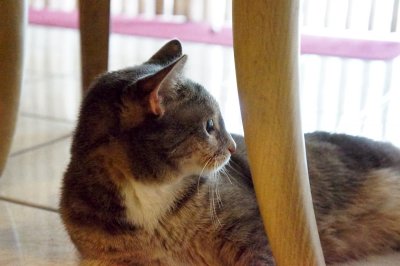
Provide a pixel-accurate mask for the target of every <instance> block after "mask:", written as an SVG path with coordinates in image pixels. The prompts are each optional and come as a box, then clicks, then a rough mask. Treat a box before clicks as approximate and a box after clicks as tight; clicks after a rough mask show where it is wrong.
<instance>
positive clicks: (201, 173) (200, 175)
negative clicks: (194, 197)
mask: <svg viewBox="0 0 400 266" xmlns="http://www.w3.org/2000/svg"><path fill="white" fill-rule="evenodd" d="M212 159H213V157H210V158H209V159H208V160H207V161H206V163H205V165H204V167H203V169H201V172H200V174H199V177H198V179H197V193H200V179H201V177H202V175H203V172H204V169H206V167H207V165H208V164H209V163H210V162H211V160H212Z"/></svg>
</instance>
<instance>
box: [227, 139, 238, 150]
mask: <svg viewBox="0 0 400 266" xmlns="http://www.w3.org/2000/svg"><path fill="white" fill-rule="evenodd" d="M228 150H229V152H230V153H231V154H234V153H235V151H236V143H235V141H234V140H233V139H232V140H231V141H230V142H229V146H228Z"/></svg>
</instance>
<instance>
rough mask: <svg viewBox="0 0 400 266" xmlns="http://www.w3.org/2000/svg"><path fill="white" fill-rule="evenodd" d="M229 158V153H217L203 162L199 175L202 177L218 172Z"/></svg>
mask: <svg viewBox="0 0 400 266" xmlns="http://www.w3.org/2000/svg"><path fill="white" fill-rule="evenodd" d="M230 158H231V154H230V153H224V152H217V153H216V154H214V155H213V156H211V157H209V158H208V159H207V160H206V161H205V162H204V166H203V169H202V171H201V174H200V175H202V174H203V173H204V174H211V173H215V172H219V171H220V170H221V169H222V168H224V166H225V165H226V164H227V163H228V162H229V160H230Z"/></svg>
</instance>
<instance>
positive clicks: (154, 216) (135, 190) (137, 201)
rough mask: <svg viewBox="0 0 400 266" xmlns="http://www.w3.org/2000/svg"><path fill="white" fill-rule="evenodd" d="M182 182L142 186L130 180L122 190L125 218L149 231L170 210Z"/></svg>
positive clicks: (140, 183) (142, 184)
mask: <svg viewBox="0 0 400 266" xmlns="http://www.w3.org/2000/svg"><path fill="white" fill-rule="evenodd" d="M182 186H183V184H182V182H178V181H176V182H173V183H172V182H171V183H168V184H144V183H142V182H138V181H135V180H131V181H129V182H128V183H127V185H126V186H124V187H123V188H122V191H121V192H122V195H123V196H124V198H125V206H126V215H127V218H128V219H129V220H130V221H131V222H132V223H134V224H135V225H138V226H143V227H144V228H147V229H149V230H151V229H152V228H154V227H155V226H156V225H157V224H158V222H159V220H160V219H161V218H162V217H163V216H164V215H165V214H166V213H167V212H168V211H169V210H170V209H171V207H172V206H173V204H174V201H175V199H176V197H177V196H179V190H180V189H182Z"/></svg>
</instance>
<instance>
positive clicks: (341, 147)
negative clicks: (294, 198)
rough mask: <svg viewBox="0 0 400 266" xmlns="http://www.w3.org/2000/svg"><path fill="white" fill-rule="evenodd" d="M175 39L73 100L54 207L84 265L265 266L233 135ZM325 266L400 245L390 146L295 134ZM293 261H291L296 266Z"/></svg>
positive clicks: (397, 173)
mask: <svg viewBox="0 0 400 266" xmlns="http://www.w3.org/2000/svg"><path fill="white" fill-rule="evenodd" d="M186 60H187V56H186V55H182V47H181V44H180V42H179V41H177V40H172V41H170V42H168V43H167V44H165V45H164V46H163V47H162V48H161V49H160V50H159V51H158V52H156V53H155V54H154V55H153V56H152V57H151V58H150V59H149V60H148V61H146V62H144V63H143V64H141V65H138V66H135V67H131V68H126V69H123V70H119V71H114V72H110V73H106V74H103V75H101V76H100V77H99V78H98V79H97V80H96V81H94V82H93V84H92V85H91V88H90V89H89V91H88V93H87V95H86V97H85V98H84V100H83V103H82V106H81V111H80V115H79V121H78V125H77V128H76V130H75V133H74V138H73V144H72V148H71V159H70V163H69V165H68V168H67V170H66V173H65V175H64V179H63V185H62V195H61V201H60V213H61V217H62V220H63V222H64V225H65V227H66V229H67V232H68V233H69V236H70V238H71V240H72V241H73V243H74V244H75V246H76V248H77V250H78V251H79V253H80V255H81V259H82V265H274V264H275V262H274V259H273V256H272V253H271V250H270V248H269V245H268V237H267V235H266V234H265V232H264V227H263V223H262V221H261V218H260V214H259V210H258V207H257V202H256V199H255V195H254V189H253V184H252V181H251V173H250V169H249V166H248V161H247V155H246V147H245V143H244V140H243V137H241V136H238V135H230V134H229V133H228V132H227V131H226V129H225V125H224V121H223V118H222V117H221V113H220V110H219V107H218V104H217V102H216V101H215V100H214V98H213V97H212V96H210V94H209V93H208V92H207V91H206V89H204V88H203V87H202V86H201V85H199V84H198V83H195V82H193V81H191V80H189V79H187V78H185V77H184V74H183V69H184V65H185V62H186ZM305 142H306V150H307V160H308V169H309V174H310V184H311V191H312V196H313V203H314V209H315V214H316V219H317V224H318V229H319V234H320V239H321V244H322V247H323V252H324V256H325V259H326V262H327V263H328V264H329V263H334V262H342V261H348V260H351V259H359V258H363V257H365V256H367V255H370V254H377V253H380V252H385V251H388V250H392V249H393V250H394V249H398V248H399V247H400V150H399V149H397V148H396V147H394V146H392V145H391V144H387V143H381V142H376V141H372V140H369V139H366V138H361V137H353V136H348V135H344V134H330V133H325V132H315V133H309V134H305ZM299 263H300V262H299Z"/></svg>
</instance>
